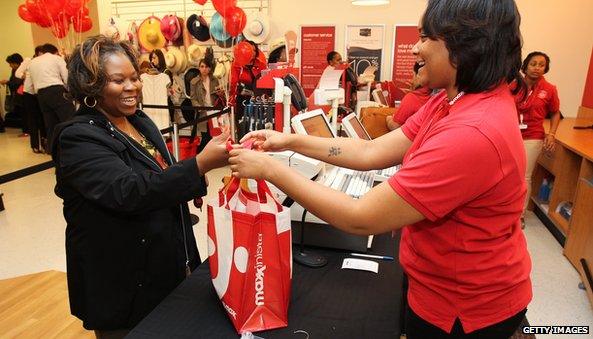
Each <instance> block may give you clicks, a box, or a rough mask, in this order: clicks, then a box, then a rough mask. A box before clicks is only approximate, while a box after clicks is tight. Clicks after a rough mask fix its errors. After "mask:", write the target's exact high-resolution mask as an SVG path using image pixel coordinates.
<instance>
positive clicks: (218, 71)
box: [212, 62, 227, 79]
mask: <svg viewBox="0 0 593 339" xmlns="http://www.w3.org/2000/svg"><path fill="white" fill-rule="evenodd" d="M226 74H227V73H226V67H225V66H224V63H223V62H217V63H216V67H214V72H213V73H212V75H213V76H214V77H215V78H218V79H222V78H223V77H224V76H225V75H226Z"/></svg>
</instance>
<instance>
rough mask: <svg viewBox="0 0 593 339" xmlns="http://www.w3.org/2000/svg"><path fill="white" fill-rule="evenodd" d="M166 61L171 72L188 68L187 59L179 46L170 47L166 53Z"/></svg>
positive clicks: (178, 71) (179, 71)
mask: <svg viewBox="0 0 593 339" xmlns="http://www.w3.org/2000/svg"><path fill="white" fill-rule="evenodd" d="M165 63H166V64H167V68H168V69H169V70H170V71H171V73H181V72H183V71H184V70H185V69H186V68H187V59H186V58H185V53H183V52H182V51H181V50H180V49H179V48H177V47H169V49H167V52H166V53H165Z"/></svg>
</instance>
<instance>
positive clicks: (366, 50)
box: [346, 25, 385, 81]
mask: <svg viewBox="0 0 593 339" xmlns="http://www.w3.org/2000/svg"><path fill="white" fill-rule="evenodd" d="M384 39H385V25H347V26H346V58H347V60H348V63H349V64H350V67H351V68H352V70H353V71H354V73H355V74H356V75H357V76H358V75H360V74H362V73H363V72H364V70H365V69H366V68H367V67H369V66H375V67H377V70H376V71H375V80H376V81H379V80H380V78H381V64H382V62H383V41H384Z"/></svg>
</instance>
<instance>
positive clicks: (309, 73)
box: [300, 26, 336, 97]
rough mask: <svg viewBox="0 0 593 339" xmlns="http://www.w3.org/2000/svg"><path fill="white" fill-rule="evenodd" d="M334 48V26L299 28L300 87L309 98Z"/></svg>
mask: <svg viewBox="0 0 593 339" xmlns="http://www.w3.org/2000/svg"><path fill="white" fill-rule="evenodd" d="M335 48H336V26H301V47H300V50H301V86H303V91H304V92H305V96H307V97H308V96H310V95H311V93H313V90H315V88H316V87H317V83H319V78H321V73H323V70H325V68H326V67H327V60H326V57H327V54H328V53H329V52H331V51H333V50H335Z"/></svg>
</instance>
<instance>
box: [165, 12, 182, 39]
mask: <svg viewBox="0 0 593 339" xmlns="http://www.w3.org/2000/svg"><path fill="white" fill-rule="evenodd" d="M181 27H182V26H181V21H180V19H179V18H178V17H176V16H175V15H170V14H169V15H165V16H164V17H163V19H162V20H161V33H163V35H164V36H165V39H167V40H169V41H170V42H175V41H177V40H179V38H181Z"/></svg>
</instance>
